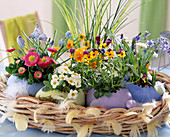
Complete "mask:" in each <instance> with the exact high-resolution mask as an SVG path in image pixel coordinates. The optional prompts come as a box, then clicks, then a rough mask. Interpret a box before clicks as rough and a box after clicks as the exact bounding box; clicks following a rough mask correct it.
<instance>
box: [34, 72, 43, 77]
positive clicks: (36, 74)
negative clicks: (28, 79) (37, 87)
mask: <svg viewBox="0 0 170 137" xmlns="http://www.w3.org/2000/svg"><path fill="white" fill-rule="evenodd" d="M34 77H35V78H37V79H40V78H41V77H42V72H40V71H35V73H34Z"/></svg>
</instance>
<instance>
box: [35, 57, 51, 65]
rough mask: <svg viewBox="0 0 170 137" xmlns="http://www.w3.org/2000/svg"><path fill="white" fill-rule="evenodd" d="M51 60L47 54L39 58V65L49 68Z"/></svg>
mask: <svg viewBox="0 0 170 137" xmlns="http://www.w3.org/2000/svg"><path fill="white" fill-rule="evenodd" d="M51 62H52V60H51V58H50V57H48V56H46V57H43V58H40V59H39V61H38V66H40V67H42V68H47V67H48V66H49V65H50V64H51Z"/></svg>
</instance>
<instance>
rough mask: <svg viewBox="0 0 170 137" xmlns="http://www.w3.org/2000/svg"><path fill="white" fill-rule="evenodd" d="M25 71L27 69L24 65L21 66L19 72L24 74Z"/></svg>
mask: <svg viewBox="0 0 170 137" xmlns="http://www.w3.org/2000/svg"><path fill="white" fill-rule="evenodd" d="M25 71H26V69H25V68H24V67H20V68H19V69H18V73H19V74H24V73H25Z"/></svg>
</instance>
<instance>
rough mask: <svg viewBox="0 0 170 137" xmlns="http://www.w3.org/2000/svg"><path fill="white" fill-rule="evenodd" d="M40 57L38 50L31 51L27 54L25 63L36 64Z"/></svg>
mask: <svg viewBox="0 0 170 137" xmlns="http://www.w3.org/2000/svg"><path fill="white" fill-rule="evenodd" d="M39 59H40V55H38V53H36V52H30V53H28V54H27V55H26V56H25V65H26V66H29V67H32V66H35V65H36V64H37V62H38V60H39Z"/></svg>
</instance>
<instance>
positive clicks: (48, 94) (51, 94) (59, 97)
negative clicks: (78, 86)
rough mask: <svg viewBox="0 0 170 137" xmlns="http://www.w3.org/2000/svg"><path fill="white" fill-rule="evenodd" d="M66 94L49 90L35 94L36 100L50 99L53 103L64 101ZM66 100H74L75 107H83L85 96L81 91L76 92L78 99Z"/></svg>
mask: <svg viewBox="0 0 170 137" xmlns="http://www.w3.org/2000/svg"><path fill="white" fill-rule="evenodd" d="M67 96H68V92H61V91H59V90H50V91H42V89H40V90H39V91H38V92H37V94H36V96H35V97H36V98H39V99H41V98H43V99H47V100H48V99H50V98H52V99H53V100H54V101H55V102H61V101H64V99H65V98H67ZM68 100H75V103H76V104H77V105H81V106H84V105H85V95H84V92H83V91H82V90H80V91H79V92H78V97H77V98H76V99H68Z"/></svg>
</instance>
